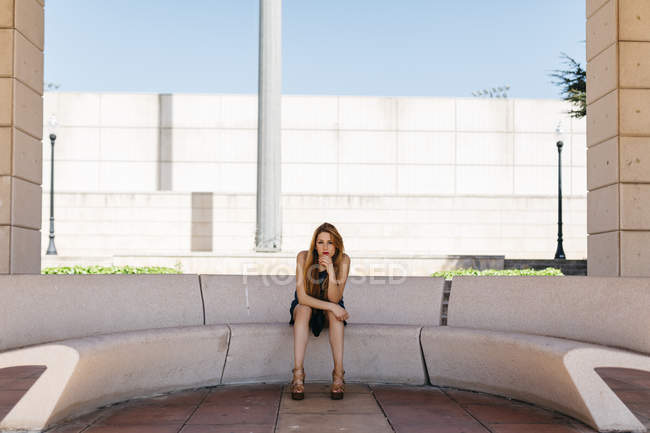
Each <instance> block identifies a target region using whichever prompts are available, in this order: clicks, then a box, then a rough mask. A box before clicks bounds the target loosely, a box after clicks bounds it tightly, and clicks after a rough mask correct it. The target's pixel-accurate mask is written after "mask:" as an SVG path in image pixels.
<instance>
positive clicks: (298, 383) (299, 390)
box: [291, 368, 305, 400]
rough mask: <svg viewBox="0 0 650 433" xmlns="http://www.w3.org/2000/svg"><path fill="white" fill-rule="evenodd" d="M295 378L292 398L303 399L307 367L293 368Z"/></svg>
mask: <svg viewBox="0 0 650 433" xmlns="http://www.w3.org/2000/svg"><path fill="white" fill-rule="evenodd" d="M291 372H292V373H293V379H292V380H291V398H292V399H294V400H302V399H304V398H305V369H304V368H294V369H293V370H291Z"/></svg>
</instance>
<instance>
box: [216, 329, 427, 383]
mask: <svg viewBox="0 0 650 433" xmlns="http://www.w3.org/2000/svg"><path fill="white" fill-rule="evenodd" d="M229 326H230V330H231V336H230V348H229V350H228V359H227V362H226V368H225V369H224V374H223V383H224V384H236V383H254V382H287V381H288V380H290V377H291V366H293V344H292V342H293V328H292V327H291V326H290V325H288V324H286V323H249V324H231V325H229ZM421 329H422V327H421V326H415V325H377V324H357V323H350V324H348V326H346V327H345V343H344V345H345V362H344V367H345V380H346V381H347V382H369V383H399V384H410V385H424V384H426V383H427V375H426V370H425V367H424V360H423V358H422V351H421V348H420V331H421ZM304 365H305V373H306V375H307V380H308V381H331V380H332V365H333V364H332V355H331V349H330V344H329V333H328V330H327V329H324V330H323V332H322V333H321V334H320V335H319V336H318V337H314V336H313V335H311V334H310V336H309V342H308V343H307V352H306V354H305V362H304Z"/></svg>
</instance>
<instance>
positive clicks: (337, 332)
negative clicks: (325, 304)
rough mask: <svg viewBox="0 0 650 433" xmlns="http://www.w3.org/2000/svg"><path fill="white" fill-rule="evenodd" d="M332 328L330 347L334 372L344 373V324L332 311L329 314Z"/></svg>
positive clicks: (328, 317)
mask: <svg viewBox="0 0 650 433" xmlns="http://www.w3.org/2000/svg"><path fill="white" fill-rule="evenodd" d="M327 319H328V320H327V321H328V322H329V328H330V346H331V347H332V358H334V370H336V371H337V372H342V371H343V322H342V321H340V320H338V319H337V318H336V316H334V314H333V313H332V312H330V311H328V312H327Z"/></svg>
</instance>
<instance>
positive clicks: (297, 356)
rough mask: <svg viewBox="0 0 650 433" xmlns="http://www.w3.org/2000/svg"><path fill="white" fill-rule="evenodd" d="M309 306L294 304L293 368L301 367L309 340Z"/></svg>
mask: <svg viewBox="0 0 650 433" xmlns="http://www.w3.org/2000/svg"><path fill="white" fill-rule="evenodd" d="M310 317H311V307H309V306H307V305H301V304H298V305H296V308H294V310H293V320H294V324H293V359H294V363H295V365H294V367H295V368H303V362H304V361H305V349H307V341H308V340H309V318H310Z"/></svg>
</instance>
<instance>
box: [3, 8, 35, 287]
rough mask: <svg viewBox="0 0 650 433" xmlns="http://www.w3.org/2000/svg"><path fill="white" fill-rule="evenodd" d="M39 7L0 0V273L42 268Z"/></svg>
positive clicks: (24, 271)
mask: <svg viewBox="0 0 650 433" xmlns="http://www.w3.org/2000/svg"><path fill="white" fill-rule="evenodd" d="M43 6H44V4H43V1H41V0H0V274H14V273H15V274H19V273H35V274H37V273H40V268H41V235H40V229H41V203H42V195H41V180H42V179H41V178H42V163H43V162H42V144H41V139H42V133H43Z"/></svg>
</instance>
